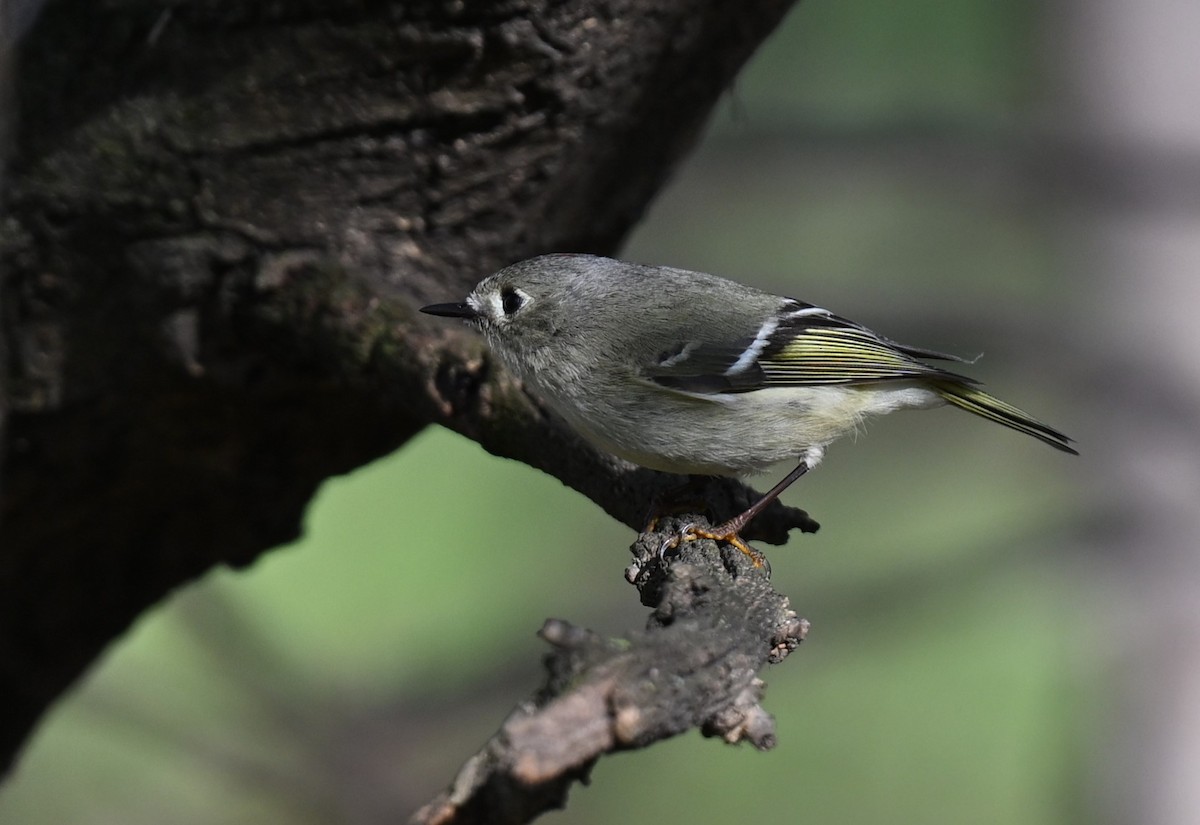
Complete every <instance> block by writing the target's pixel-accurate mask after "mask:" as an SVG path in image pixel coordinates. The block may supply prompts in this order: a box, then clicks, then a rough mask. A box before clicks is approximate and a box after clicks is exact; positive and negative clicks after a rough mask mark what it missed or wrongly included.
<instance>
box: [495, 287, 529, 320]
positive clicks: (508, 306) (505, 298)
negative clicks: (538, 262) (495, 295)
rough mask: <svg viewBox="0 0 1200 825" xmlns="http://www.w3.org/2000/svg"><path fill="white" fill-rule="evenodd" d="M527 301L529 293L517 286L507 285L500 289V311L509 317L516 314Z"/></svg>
mask: <svg viewBox="0 0 1200 825" xmlns="http://www.w3.org/2000/svg"><path fill="white" fill-rule="evenodd" d="M527 303H529V295H528V294H527V293H525V292H522V291H521V290H519V289H517V288H516V287H513V286H506V287H504V288H503V289H501V290H500V311H501V312H503V313H504V315H505V316H507V317H511V316H513V315H515V314H516V313H517V311H518V310H520V309H521V307H523V306H525V304H527Z"/></svg>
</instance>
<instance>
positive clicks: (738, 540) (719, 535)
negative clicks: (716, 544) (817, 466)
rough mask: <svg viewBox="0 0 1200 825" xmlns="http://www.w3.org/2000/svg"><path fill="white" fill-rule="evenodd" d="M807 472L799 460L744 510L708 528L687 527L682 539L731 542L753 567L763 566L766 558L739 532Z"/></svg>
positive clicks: (806, 466) (805, 466) (804, 462)
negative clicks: (794, 467)
mask: <svg viewBox="0 0 1200 825" xmlns="http://www.w3.org/2000/svg"><path fill="white" fill-rule="evenodd" d="M807 472H808V462H807V461H801V462H800V463H799V464H797V465H796V469H794V470H792V471H791V472H790V473H788V474H787V475H786V476H785V477H784V479H783V480H782V481H780V482H779V483H778V484H776V485H775V486H774V487H772V488H771V489H770V490H768V491H767V493H766V495H764V496H763V497H762V498H760V499H759V500H758V501H756V502H754V504H752V505H750V507H749V509H747V510H746V512H744V513H742V514H740V515H737V516H734V517H733V518H731V519H730V520H729V521H726V522H724V523H723V524H718V525H717V526H716V527H713V528H712V529H710V530H699V529H697V528H695V527H689V528H687V529H686V530H684V533H683V535H682V536H681V538H682V540H683V541H692V540H694V539H711V540H712V541H723V542H725V543H726V544H732V545H733V546H734V547H736V548H737V549H738V550H741V551H742V552H743V553H745V554H746V555H747V556H749V557H750V561H752V562H754V566H755V567H763V566H764V564H765V562H766V559H765V558H764V557H763V554H762V553H760V552H758V551H757V550H755V549H754V548H753V547H751V546H750V545H749V544H746V542H745V541H744V540H743V539H742V537H741V536H740V535H738V534H739V533H741V532H742V530H743V529H745V527H746V525H747V524H749V523H750V522H751V521H752V520H753V519H754V517H755V516H757V515H758V514H759V513H761V512H762V511H763V510H765V509H766V508H767V506H768V505H769V504H770V503H771V502H772V501H774V500H775V499H777V498H779V496H780V494H781V493H782V492H783V491H784V490H786V489H787V488H788V487H790V486H791V485H792V483H793V482H794V481H795V480H796V479H798V478H800V476H802V475H804V474H805V473H807Z"/></svg>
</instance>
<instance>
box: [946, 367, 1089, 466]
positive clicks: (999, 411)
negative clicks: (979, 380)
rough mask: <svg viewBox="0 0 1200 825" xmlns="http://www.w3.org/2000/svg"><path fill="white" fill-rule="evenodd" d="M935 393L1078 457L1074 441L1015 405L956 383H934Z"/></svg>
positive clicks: (967, 409)
mask: <svg viewBox="0 0 1200 825" xmlns="http://www.w3.org/2000/svg"><path fill="white" fill-rule="evenodd" d="M931 383H932V385H933V390H934V391H935V392H936V393H937V394H938V395H940V396H941V397H942V398H944V399H946V402H947V403H949V404H952V405H954V406H955V407H958V408H959V409H960V410H966V411H967V412H969V413H975V415H978V416H980V417H981V418H986V419H987V420H988V421H995V422H996V423H997V424H1003V425H1004V426H1005V427H1011V428H1012V429H1014V430H1016V431H1017V432H1020V433H1025V434H1026V435H1031V436H1033V437H1034V438H1036V439H1037V440H1038V441H1044V442H1046V443H1047V444H1049V445H1050V446H1051V447H1053V448H1054V449H1056V450H1062V451H1063V452H1064V453H1071V454H1072V455H1079V452H1078V451H1077V450H1075V448H1073V447H1072V446H1071V440H1072V439H1070V438H1068V437H1067V436H1066V435H1064V434H1063V433H1060V432H1059V431H1058V430H1056V429H1054V428H1053V427H1050V426H1047V425H1046V424H1043V423H1042V422H1040V421H1038V420H1037V419H1036V418H1034V417H1033V416H1031V415H1029V413H1026V412H1024V411H1022V410H1018V409H1017V408H1016V407H1014V406H1013V405H1012V404H1006V403H1005V402H1003V401H1001V400H1000V399H999V398H996V397H995V396H992V395H988V394H987V393H986V392H984V391H983V390H981V389H979V388H978V387H973V386H971V385H970V384H962V383H959V382H956V381H933V382H931Z"/></svg>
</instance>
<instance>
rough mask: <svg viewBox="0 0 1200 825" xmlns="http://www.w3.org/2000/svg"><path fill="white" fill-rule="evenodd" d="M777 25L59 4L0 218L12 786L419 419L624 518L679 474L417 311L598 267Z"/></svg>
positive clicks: (639, 5)
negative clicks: (605, 444)
mask: <svg viewBox="0 0 1200 825" xmlns="http://www.w3.org/2000/svg"><path fill="white" fill-rule="evenodd" d="M789 5H790V3H789V2H788V0H759V1H758V2H752V3H708V2H702V0H637V1H636V2H634V0H571V1H569V2H549V0H542V1H541V2H538V0H513V2H497V3H480V4H472V3H463V2H456V1H455V0H446V1H445V2H384V0H336V2H335V0H290V1H288V0H283V1H281V2H273V3H244V2H240V0H196V2H191V3H178V4H163V3H162V2H160V1H159V0H119V1H118V0H110V2H96V1H95V0H57V1H56V2H51V3H48V4H47V6H46V8H45V9H44V11H43V13H42V16H41V18H40V19H39V20H38V22H37V24H36V25H35V26H34V27H33V28H32V29H31V30H30V32H29V34H28V36H27V37H26V39H25V40H24V42H23V43H22V46H21V51H20V54H19V59H18V60H16V61H15V62H14V64H13V66H14V70H15V72H16V81H17V82H16V84H15V91H14V99H15V100H16V104H17V106H18V107H19V120H18V122H17V126H16V127H15V129H14V130H13V134H12V141H13V146H14V149H13V152H12V156H11V158H10V159H9V160H10V162H9V164H8V167H7V172H6V177H5V186H6V188H7V191H6V192H5V193H4V195H5V209H6V215H5V216H4V219H3V223H2V224H0V265H2V266H3V269H2V270H0V272H2V277H3V281H2V286H0V332H2V335H0V340H2V342H3V347H4V351H5V361H4V366H3V370H0V400H2V401H3V402H4V403H3V404H0V408H3V409H6V410H7V423H6V426H5V429H4V431H3V436H2V437H3V445H2V452H0V455H2V457H3V458H2V460H3V468H2V473H0V480H2V482H3V489H2V490H0V496H2V500H0V769H2V766H6V765H8V764H9V763H10V760H11V759H12V757H13V755H14V753H15V752H16V750H17V748H18V747H19V745H20V743H21V742H22V741H23V739H24V738H25V736H26V735H27V734H28V732H29V730H30V728H31V726H32V725H33V724H34V722H35V721H36V719H37V718H38V716H39V714H40V713H41V712H42V711H43V710H44V709H45V707H46V706H47V705H48V704H49V703H50V702H51V701H53V699H54V698H55V697H57V696H58V695H59V694H60V693H61V692H62V691H63V690H64V689H65V688H66V687H67V686H68V685H69V684H70V683H71V681H72V680H73V679H75V678H76V677H77V676H78V675H79V674H80V672H81V671H82V670H83V669H84V668H85V667H86V666H87V664H88V663H89V662H91V661H92V660H93V659H94V658H95V656H96V655H97V654H98V652H99V651H100V650H101V649H102V648H103V646H104V645H105V644H106V643H107V642H109V641H110V640H112V639H113V638H114V637H115V636H117V635H118V634H119V633H121V632H122V630H123V629H124V628H126V627H127V626H128V625H129V623H130V622H131V621H132V620H133V619H134V618H135V617H136V616H137V615H138V614H139V613H140V612H141V611H142V610H144V609H145V608H146V607H148V606H149V605H152V604H153V603H155V602H156V601H157V600H158V599H160V598H161V597H162V596H163V595H164V594H165V593H167V592H168V591H169V590H170V589H172V588H173V587H176V586H179V585H180V584H183V583H185V582H187V581H188V580H190V579H192V578H194V577H195V576H197V575H199V574H201V573H203V572H204V571H205V570H207V569H209V568H211V567H212V566H213V565H217V564H230V565H244V564H248V563H250V562H251V561H253V560H254V559H255V558H256V557H257V556H258V555H259V554H261V553H262V552H263V551H265V550H266V549H269V548H270V547H272V546H275V545H278V544H280V543H282V542H286V541H288V540H290V539H293V538H294V537H295V536H296V535H297V534H298V531H299V529H300V528H299V525H300V519H301V515H302V512H303V509H304V507H305V505H306V503H307V502H308V500H309V498H310V497H311V495H312V493H313V491H314V490H315V489H316V487H317V485H319V484H320V482H321V481H322V480H323V479H325V478H327V477H329V476H330V475H333V474H337V473H341V472H345V471H347V470H349V469H351V468H353V467H355V466H358V465H360V464H362V463H364V462H366V461H369V460H371V459H372V458H375V457H377V456H379V455H381V454H384V453H386V452H388V451H390V450H392V449H394V448H395V447H397V446H398V445H400V444H402V443H404V441H405V440H406V439H408V438H409V437H411V436H412V435H413V434H414V433H415V432H417V431H418V430H419V429H420V428H421V427H423V426H425V425H426V424H428V423H430V422H441V423H445V424H448V425H449V426H452V427H454V428H455V429H457V430H459V431H460V432H464V433H466V434H468V435H469V436H471V437H473V438H475V439H477V440H478V441H479V442H480V443H481V444H483V445H484V446H485V447H486V448H487V449H489V450H491V451H493V452H496V453H499V454H501V455H508V456H512V457H516V458H519V459H521V460H524V461H528V462H529V463H531V464H534V465H535V466H538V467H541V468H542V469H545V470H547V471H549V472H551V473H554V474H555V475H556V476H558V477H559V478H561V479H563V481H564V482H566V483H568V484H571V485H572V486H574V487H576V488H577V489H579V490H581V491H582V492H583V493H585V494H586V495H588V496H590V497H591V498H593V499H594V500H596V501H597V502H598V503H599V504H601V505H602V506H604V507H605V508H606V509H607V510H608V511H609V512H610V513H612V514H614V515H615V516H616V517H618V518H620V519H621V520H622V521H624V522H626V523H628V524H631V525H632V524H636V523H637V521H638V520H639V519H640V518H641V516H642V514H643V512H644V510H645V508H646V502H647V501H648V499H649V495H650V494H651V493H652V492H653V491H654V490H657V489H661V488H663V486H664V485H666V484H670V483H672V482H671V480H670V479H669V478H667V477H662V476H659V475H657V474H653V473H649V472H647V471H642V470H635V469H631V468H629V467H626V466H623V465H620V464H618V463H616V462H615V461H613V460H612V459H609V458H607V457H604V456H601V455H598V454H597V453H596V452H595V451H593V450H591V449H589V448H587V447H586V446H584V445H582V444H581V443H580V442H579V441H578V440H577V439H576V438H575V437H574V436H572V435H571V434H569V433H567V432H565V431H564V430H563V429H562V428H561V427H560V426H559V425H558V424H556V423H555V422H554V421H553V420H551V419H548V418H547V417H546V416H545V414H544V413H543V412H542V411H541V410H539V409H538V407H537V405H536V403H535V402H533V401H532V400H531V399H529V398H528V397H527V396H525V395H524V394H523V393H522V392H521V391H520V389H519V387H517V386H516V385H515V384H514V383H513V382H512V381H511V380H510V379H508V378H507V377H506V376H504V375H503V374H502V373H501V372H500V371H499V370H494V369H492V366H491V362H490V361H489V359H488V356H487V353H486V352H485V351H484V350H483V348H482V345H481V344H480V343H479V342H478V340H477V339H475V338H473V337H470V336H469V335H467V334H466V333H465V332H460V331H458V330H450V329H447V328H445V327H444V326H437V327H435V326H433V325H432V324H430V323H429V322H427V321H426V320H425V319H422V318H420V317H418V316H417V315H415V313H414V312H413V307H415V306H419V305H420V304H421V303H423V302H427V301H431V300H445V299H453V298H456V297H459V296H461V295H462V294H464V292H465V291H466V289H467V288H468V287H469V286H470V285H472V284H473V283H474V282H475V281H476V280H477V279H478V278H479V277H481V276H482V275H483V274H486V273H487V272H489V271H491V270H493V269H495V268H497V267H498V266H500V265H502V264H504V263H507V262H510V261H513V260H518V259H521V258H524V257H527V256H529V255H532V254H536V253H540V252H545V251H550V250H564V251H595V252H612V251H614V249H615V247H616V246H617V244H618V243H619V241H620V240H621V238H622V237H623V236H624V235H625V233H626V232H627V231H628V230H629V228H630V227H631V226H632V225H633V223H634V222H635V221H636V220H637V219H638V217H639V216H640V214H641V213H642V211H643V209H644V208H645V206H646V203H647V201H648V200H649V198H650V197H652V195H653V194H654V192H655V191H656V189H657V188H658V187H659V186H660V185H661V184H662V182H663V180H664V179H665V177H666V176H667V175H668V173H669V171H670V169H671V166H672V164H673V163H674V162H675V161H676V160H677V159H678V158H679V157H680V156H681V154H682V153H683V152H684V151H685V150H686V149H687V148H688V147H689V146H690V144H691V143H692V142H693V140H694V139H695V136H696V134H697V132H698V130H699V128H700V127H701V125H702V124H703V122H704V119H705V116H706V114H707V112H708V110H709V108H710V107H711V106H712V104H713V103H714V101H715V100H716V99H717V98H718V96H719V95H720V93H721V91H722V90H723V89H724V88H725V87H726V86H727V84H728V83H729V81H730V79H731V78H732V77H733V75H734V73H735V72H736V71H737V69H738V68H739V66H740V65H741V64H742V63H743V62H744V60H745V59H746V58H747V57H748V56H749V54H750V53H751V52H752V50H753V49H754V48H755V46H756V45H757V44H758V43H759V42H760V41H761V40H762V39H763V38H764V37H765V36H766V35H767V34H768V33H769V32H770V31H771V29H772V28H773V26H774V25H775V24H776V23H777V22H778V20H779V19H780V18H781V17H782V15H783V14H784V13H785V11H786V10H787V8H788V6H789ZM719 489H720V491H721V492H722V493H723V494H724V495H725V496H726V500H725V501H724V502H723V503H721V502H718V503H717V504H716V506H717V507H718V508H724V509H725V511H726V514H728V512H731V511H732V509H733V508H734V507H735V506H736V504H737V503H738V500H739V499H741V500H744V499H745V497H746V495H747V492H746V491H745V489H744V488H742V487H741V486H740V485H736V484H732V483H730V484H725V485H719ZM417 517H419V516H418V514H403V512H402V509H401V508H398V517H397V518H398V522H397V529H402V526H403V521H404V519H406V518H417ZM796 525H808V526H810V527H811V525H810V524H809V523H808V522H807V520H806V518H805V517H804V516H803V514H801V513H798V512H796V511H787V510H785V509H784V508H776V509H775V510H774V511H773V512H772V513H771V514H770V516H769V517H767V518H764V519H763V520H761V521H760V523H759V525H757V526H758V528H759V532H760V537H762V538H765V539H767V540H772V541H782V540H783V539H784V538H785V537H786V532H787V529H788V528H789V527H790V526H796Z"/></svg>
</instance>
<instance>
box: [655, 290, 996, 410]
mask: <svg viewBox="0 0 1200 825" xmlns="http://www.w3.org/2000/svg"><path fill="white" fill-rule="evenodd" d="M920 358H937V359H944V360H953V361H961V360H962V359H960V358H957V357H955V356H953V355H946V354H944V353H940V352H934V351H932V350H925V349H920V348H917V347H909V346H905V345H903V344H898V343H896V342H894V341H889V340H888V339H886V338H883V337H881V336H879V335H876V334H875V333H874V332H871V331H870V330H869V329H867V328H866V327H863V326H861V325H859V324H856V323H854V322H853V321H848V320H846V319H845V318H840V317H838V316H837V315H834V314H833V313H831V312H829V311H828V310H824V309H821V308H820V307H815V306H813V305H811V304H806V303H803V302H802V301H795V300H790V299H789V300H788V301H785V302H784V303H783V304H782V305H781V306H780V309H779V311H778V312H777V313H776V314H775V315H774V316H771V317H770V318H768V319H767V320H766V321H765V322H764V323H763V325H762V326H761V327H760V328H759V329H758V330H757V331H756V332H755V333H754V334H752V335H747V336H745V337H738V338H735V339H734V340H730V341H728V342H720V341H712V340H708V341H688V342H682V343H679V344H677V345H675V346H673V347H671V348H669V349H667V350H666V351H664V352H663V353H661V354H660V355H659V356H658V358H656V359H655V360H654V362H652V363H651V364H648V365H647V366H646V367H645V369H644V374H645V376H646V378H648V379H649V380H651V381H653V382H654V383H656V384H658V385H660V386H664V387H669V388H671V389H675V390H679V391H681V392H688V393H700V394H714V393H736V392H749V391H752V390H757V389H764V388H767V387H798V386H815V385H821V384H860V383H867V382H872V381H888V380H898V379H906V378H909V379H911V378H940V379H949V380H952V381H955V382H964V383H968V384H972V383H975V382H974V381H973V380H971V379H969V378H966V377H965V376H961V375H957V374H955V373H952V372H949V371H947V370H943V369H940V368H938V367H934V366H931V365H930V364H926V363H923V362H922V361H920V360H918V359H920Z"/></svg>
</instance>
